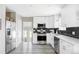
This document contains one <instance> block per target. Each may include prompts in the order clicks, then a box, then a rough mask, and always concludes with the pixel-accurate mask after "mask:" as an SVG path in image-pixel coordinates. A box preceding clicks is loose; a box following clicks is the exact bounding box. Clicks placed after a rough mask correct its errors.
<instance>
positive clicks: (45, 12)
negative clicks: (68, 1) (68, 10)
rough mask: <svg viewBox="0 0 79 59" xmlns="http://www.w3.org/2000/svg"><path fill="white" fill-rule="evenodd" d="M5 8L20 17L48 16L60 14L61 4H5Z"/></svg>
mask: <svg viewBox="0 0 79 59" xmlns="http://www.w3.org/2000/svg"><path fill="white" fill-rule="evenodd" d="M6 6H7V8H9V9H10V10H13V11H15V12H17V13H18V14H20V15H21V16H22V17H34V16H50V15H53V14H57V13H60V11H61V8H62V7H63V6H64V5H63V4H57V5H56V4H7V5H6Z"/></svg>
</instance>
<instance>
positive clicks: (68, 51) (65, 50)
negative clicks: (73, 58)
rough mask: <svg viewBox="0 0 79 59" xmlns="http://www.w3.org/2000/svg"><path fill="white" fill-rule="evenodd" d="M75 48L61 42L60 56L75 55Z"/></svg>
mask: <svg viewBox="0 0 79 59" xmlns="http://www.w3.org/2000/svg"><path fill="white" fill-rule="evenodd" d="M73 47H74V45H73V44H71V43H69V42H66V41H64V40H60V54H73V53H74V52H73Z"/></svg>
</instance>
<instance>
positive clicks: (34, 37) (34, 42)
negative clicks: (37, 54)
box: [33, 33, 38, 44]
mask: <svg viewBox="0 0 79 59" xmlns="http://www.w3.org/2000/svg"><path fill="white" fill-rule="evenodd" d="M37 43H38V42H37V33H33V44H37Z"/></svg>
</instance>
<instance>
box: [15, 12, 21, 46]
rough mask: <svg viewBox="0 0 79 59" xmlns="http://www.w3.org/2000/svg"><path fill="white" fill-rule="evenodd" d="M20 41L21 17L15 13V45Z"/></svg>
mask: <svg viewBox="0 0 79 59" xmlns="http://www.w3.org/2000/svg"><path fill="white" fill-rule="evenodd" d="M21 42H22V17H21V16H20V15H18V14H17V13H16V47H18V46H19V44H20V43H21Z"/></svg>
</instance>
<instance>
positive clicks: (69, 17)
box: [61, 4, 79, 27]
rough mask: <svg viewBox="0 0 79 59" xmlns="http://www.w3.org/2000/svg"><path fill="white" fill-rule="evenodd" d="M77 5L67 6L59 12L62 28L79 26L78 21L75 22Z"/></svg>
mask: <svg viewBox="0 0 79 59" xmlns="http://www.w3.org/2000/svg"><path fill="white" fill-rule="evenodd" d="M78 7H79V6H78V5H72V4H71V5H67V6H66V7H64V8H63V9H62V11H61V15H62V18H61V19H62V21H61V23H62V26H66V27H75V26H79V20H77V12H79V8H78Z"/></svg>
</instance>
